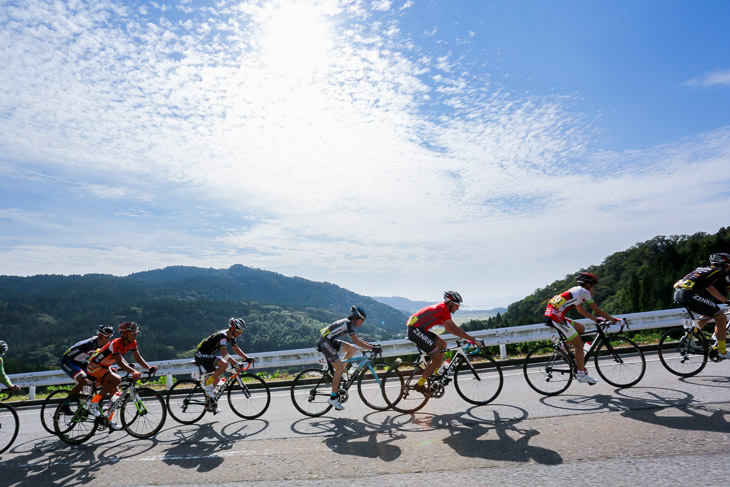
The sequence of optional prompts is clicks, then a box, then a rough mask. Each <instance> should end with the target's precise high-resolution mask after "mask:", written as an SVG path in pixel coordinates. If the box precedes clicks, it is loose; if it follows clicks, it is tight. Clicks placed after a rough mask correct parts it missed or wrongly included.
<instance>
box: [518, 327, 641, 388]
mask: <svg viewBox="0 0 730 487" xmlns="http://www.w3.org/2000/svg"><path fill="white" fill-rule="evenodd" d="M610 326H611V322H610V321H606V320H599V321H598V323H597V324H596V329H595V330H591V331H587V332H584V333H582V334H581V335H580V336H581V337H588V336H592V335H596V337H595V338H594V339H593V342H592V343H590V342H585V343H584V344H585V345H588V349H587V350H586V349H585V348H584V352H585V355H584V356H585V363H588V361H589V360H590V359H591V357H593V358H594V363H595V366H596V371H597V372H598V375H599V376H601V378H602V379H603V380H605V381H606V382H608V383H609V384H611V385H612V386H614V387H618V388H625V387H631V386H634V385H636V384H638V383H639V381H640V380H641V379H642V378H643V377H644V373H645V372H646V359H645V358H644V353H643V352H642V351H641V349H640V348H639V346H638V345H636V343H634V342H633V341H632V340H631V339H629V338H627V337H626V336H623V335H621V334H620V333H623V330H624V327H626V329H627V330H628V327H629V325H628V323H627V322H626V321H625V320H621V325H620V326H621V328H620V329H619V331H618V332H615V333H611V334H610V336H609V335H608V334H607V332H608V329H609V328H610ZM556 331H557V332H558V336H559V340H558V342H557V343H550V344H547V345H544V344H541V345H538V346H536V347H535V348H533V349H532V350H530V351H529V352H528V353H527V355H526V356H525V361H524V364H523V371H524V374H525V379H526V380H527V383H528V384H529V386H530V387H531V388H532V389H533V390H535V392H538V393H540V394H543V395H545V396H556V395H558V394H561V393H562V392H564V391H565V390H566V389H567V388H568V387H569V386H570V384H571V383H572V382H573V378H574V376H575V374H576V371H577V369H578V368H577V366H576V363H575V355H574V354H573V351H572V350H571V351H569V352H567V353H566V351H567V350H568V348H567V345H568V343H567V341H566V337H565V335H564V334H563V333H562V332H561V331H560V330H558V329H557V328H556ZM584 341H585V340H584ZM633 356H636V358H634V359H631V358H630V357H633Z"/></svg>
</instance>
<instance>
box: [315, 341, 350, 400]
mask: <svg viewBox="0 0 730 487" xmlns="http://www.w3.org/2000/svg"><path fill="white" fill-rule="evenodd" d="M342 343H343V342H342V341H341V340H328V339H327V338H322V339H321V340H320V341H319V347H318V348H319V351H320V352H322V353H323V354H324V357H325V358H326V359H327V363H328V364H329V365H331V366H332V369H333V370H334V372H335V373H334V374H333V376H332V397H335V396H337V391H338V390H339V389H338V388H339V386H340V378H341V377H342V373H343V372H344V371H345V364H344V363H343V362H342V360H340V353H339V350H340V347H342Z"/></svg>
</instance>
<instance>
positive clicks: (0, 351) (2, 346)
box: [0, 340, 8, 357]
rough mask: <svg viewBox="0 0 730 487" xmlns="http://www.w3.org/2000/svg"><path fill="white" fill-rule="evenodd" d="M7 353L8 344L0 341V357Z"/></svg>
mask: <svg viewBox="0 0 730 487" xmlns="http://www.w3.org/2000/svg"><path fill="white" fill-rule="evenodd" d="M7 351H8V344H7V343H5V342H4V341H2V340H0V357H2V356H3V355H5V352H7Z"/></svg>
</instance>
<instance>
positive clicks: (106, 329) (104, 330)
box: [97, 325, 114, 336]
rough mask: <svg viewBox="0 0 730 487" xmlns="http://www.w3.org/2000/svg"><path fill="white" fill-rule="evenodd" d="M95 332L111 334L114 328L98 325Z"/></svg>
mask: <svg viewBox="0 0 730 487" xmlns="http://www.w3.org/2000/svg"><path fill="white" fill-rule="evenodd" d="M97 332H98V333H101V334H102V335H106V336H112V335H113V334H114V328H112V327H111V326H107V325H99V328H97Z"/></svg>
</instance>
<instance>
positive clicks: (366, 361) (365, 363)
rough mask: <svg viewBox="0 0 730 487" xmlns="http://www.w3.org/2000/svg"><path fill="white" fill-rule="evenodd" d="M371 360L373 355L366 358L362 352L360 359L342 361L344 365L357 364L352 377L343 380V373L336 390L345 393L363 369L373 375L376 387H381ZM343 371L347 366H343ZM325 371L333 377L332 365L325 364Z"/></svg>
mask: <svg viewBox="0 0 730 487" xmlns="http://www.w3.org/2000/svg"><path fill="white" fill-rule="evenodd" d="M373 358H375V355H372V356H370V357H369V356H367V355H366V354H365V350H363V351H362V357H353V358H349V359H347V360H343V361H342V362H343V363H344V364H348V363H355V362H357V366H356V367H355V373H354V374H352V376H349V377H347V379H346V380H343V379H344V377H345V374H344V373H343V374H342V376H343V377H341V378H340V384H339V387H338V389H340V388H342V389H344V390H345V391H348V390H349V389H350V386H352V384H354V383H355V379H357V378H358V377H359V376H360V375H361V374H362V373H363V372H364V371H365V367H367V368H368V369H369V370H370V372H371V373H372V374H373V377H375V381H376V382H377V384H378V387H380V386H381V385H382V383H381V381H380V377H379V376H378V374H377V372H376V371H375V367H373ZM345 370H347V365H345ZM327 371H328V372H329V373H330V375H332V377H334V370H333V368H332V364H327Z"/></svg>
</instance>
